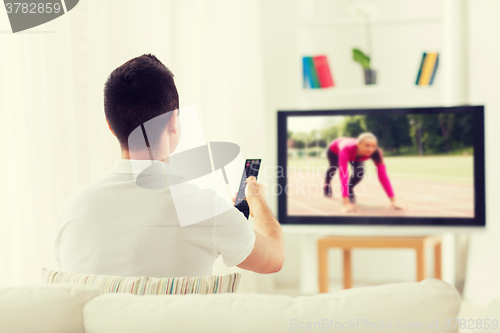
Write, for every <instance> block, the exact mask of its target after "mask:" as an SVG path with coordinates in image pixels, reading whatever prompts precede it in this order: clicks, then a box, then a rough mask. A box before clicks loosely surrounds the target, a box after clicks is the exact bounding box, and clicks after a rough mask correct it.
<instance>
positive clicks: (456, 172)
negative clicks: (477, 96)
mask: <svg viewBox="0 0 500 333" xmlns="http://www.w3.org/2000/svg"><path fill="white" fill-rule="evenodd" d="M278 164H279V168H280V170H283V172H282V175H281V177H278V181H279V185H280V188H281V189H282V190H281V191H280V192H279V193H278V195H279V200H278V202H279V219H280V222H281V223H283V224H381V225H398V224H399V225H440V226H446V225H449V226H460V225H461V226H484V225H485V202H484V193H485V190H484V182H485V181H484V108H483V107H482V106H463V107H437V108H418V109H417V108H411V109H372V110H367V109H364V110H324V111H279V112H278Z"/></svg>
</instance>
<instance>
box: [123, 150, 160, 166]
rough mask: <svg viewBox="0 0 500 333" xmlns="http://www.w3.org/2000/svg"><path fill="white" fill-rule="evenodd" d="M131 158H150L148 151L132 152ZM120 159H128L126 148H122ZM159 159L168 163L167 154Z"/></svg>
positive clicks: (128, 154)
mask: <svg viewBox="0 0 500 333" xmlns="http://www.w3.org/2000/svg"><path fill="white" fill-rule="evenodd" d="M133 155H134V156H133V159H134V160H151V157H150V155H149V152H148V151H143V152H134V154H133ZM122 159H125V160H130V153H129V151H128V150H126V149H122ZM161 161H163V162H165V163H167V164H168V162H169V157H168V155H167V157H165V158H163V159H161Z"/></svg>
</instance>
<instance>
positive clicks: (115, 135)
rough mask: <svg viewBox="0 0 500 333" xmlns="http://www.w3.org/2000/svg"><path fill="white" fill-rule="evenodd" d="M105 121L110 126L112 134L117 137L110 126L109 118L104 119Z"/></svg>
mask: <svg viewBox="0 0 500 333" xmlns="http://www.w3.org/2000/svg"><path fill="white" fill-rule="evenodd" d="M104 119H106V124H108V127H109V130H110V131H111V133H113V135H114V136H116V134H115V132H113V129H112V128H111V125H110V124H109V121H108V118H104Z"/></svg>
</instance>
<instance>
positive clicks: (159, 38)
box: [0, 0, 267, 285]
mask: <svg viewBox="0 0 500 333" xmlns="http://www.w3.org/2000/svg"><path fill="white" fill-rule="evenodd" d="M259 28H260V9H259V3H258V2H256V1H251V0H247V1H238V2H235V1H230V0H218V1H209V0H170V1H165V0H150V1H147V2H145V1H139V0H127V1H123V0H107V1H104V2H102V1H80V3H79V4H78V5H77V6H76V7H75V8H74V9H73V10H72V11H71V12H69V13H68V14H66V15H64V16H62V17H60V18H58V19H56V20H54V21H51V22H49V23H47V24H44V25H42V26H39V27H36V28H33V29H32V30H29V31H26V32H21V33H18V34H12V33H9V30H10V26H9V24H8V18H7V15H6V13H5V11H0V30H1V31H2V33H0V45H1V48H2V52H0V73H1V75H0V112H1V119H2V121H1V122H0V139H1V140H2V141H1V147H2V163H0V171H1V174H2V176H3V177H4V181H3V183H2V186H1V187H0V191H1V192H0V193H1V200H0V205H1V206H0V221H1V223H0V285H12V284H23V283H37V282H39V279H40V270H41V268H42V267H43V266H48V267H52V265H53V252H52V251H53V250H52V242H53V234H52V232H53V225H54V221H55V216H56V213H57V210H58V207H59V203H60V202H61V201H62V200H63V199H64V198H66V197H67V196H69V195H71V194H72V193H74V192H75V191H77V190H78V189H79V188H81V187H83V186H85V185H86V184H88V183H90V182H92V181H94V180H95V179H97V178H98V177H100V176H102V175H103V174H104V173H105V172H106V171H108V170H109V169H111V168H112V167H113V164H114V161H115V160H116V159H118V158H120V152H119V147H118V144H117V142H116V140H115V138H114V137H113V136H112V135H111V133H110V131H109V129H108V128H107V125H106V123H105V119H104V111H103V101H102V98H103V87H104V82H105V80H106V78H107V76H108V75H109V73H110V72H111V71H112V70H113V69H114V68H116V67H118V66H119V65H121V64H122V63H124V62H125V61H127V60H129V59H131V58H133V57H136V56H139V55H141V54H143V53H150V52H151V53H153V54H155V55H156V56H157V57H158V58H159V59H160V60H161V61H163V62H164V64H165V65H166V66H167V67H169V68H170V69H171V70H172V71H173V73H174V75H175V77H176V83H177V85H178V89H179V94H180V101H181V105H189V104H196V106H197V109H198V113H199V115H200V118H201V121H202V124H203V126H204V131H205V135H206V138H207V140H209V141H216V140H224V141H231V142H235V143H238V144H239V145H240V146H241V147H242V149H243V152H244V157H259V156H260V152H261V151H262V150H264V149H265V147H266V145H267V143H266V142H265V141H264V138H262V137H261V136H259V135H258V132H259V131H260V128H261V126H262V124H263V123H264V104H263V89H262V84H261V81H262V59H261V46H260V37H261V35H260V29H259ZM266 163H267V161H266Z"/></svg>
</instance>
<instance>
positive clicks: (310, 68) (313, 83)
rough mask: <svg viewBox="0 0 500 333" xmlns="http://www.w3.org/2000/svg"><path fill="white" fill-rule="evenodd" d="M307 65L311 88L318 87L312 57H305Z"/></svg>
mask: <svg viewBox="0 0 500 333" xmlns="http://www.w3.org/2000/svg"><path fill="white" fill-rule="evenodd" d="M307 65H308V67H309V70H310V74H311V81H312V82H311V83H312V85H311V88H320V85H319V79H318V73H317V72H316V66H314V60H313V58H312V57H307Z"/></svg>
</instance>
